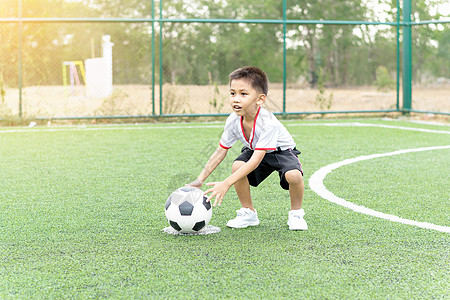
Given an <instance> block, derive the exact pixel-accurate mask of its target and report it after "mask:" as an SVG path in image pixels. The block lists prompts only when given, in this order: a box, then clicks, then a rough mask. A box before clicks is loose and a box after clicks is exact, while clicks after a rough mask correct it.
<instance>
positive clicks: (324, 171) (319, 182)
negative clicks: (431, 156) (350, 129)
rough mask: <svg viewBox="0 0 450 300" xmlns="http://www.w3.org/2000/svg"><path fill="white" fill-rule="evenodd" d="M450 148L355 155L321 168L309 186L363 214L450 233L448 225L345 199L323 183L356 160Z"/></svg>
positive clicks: (323, 195)
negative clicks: (423, 220)
mask: <svg viewBox="0 0 450 300" xmlns="http://www.w3.org/2000/svg"><path fill="white" fill-rule="evenodd" d="M449 148H450V145H448V146H435V147H425V148H416V149H405V150H398V151H394V152H389V153H383V154H372V155H365V156H359V157H355V158H350V159H346V160H343V161H341V162H337V163H333V164H330V165H328V166H325V167H322V168H320V169H319V170H318V171H316V172H315V173H314V174H313V175H312V176H311V178H310V179H309V186H310V187H311V189H312V190H313V191H314V192H316V193H317V194H318V195H319V196H320V197H322V198H324V199H326V200H328V201H330V202H333V203H336V204H338V205H341V206H344V207H347V208H349V209H351V210H353V211H355V212H359V213H363V214H366V215H370V216H374V217H377V218H382V219H386V220H389V221H392V222H398V223H402V224H408V225H414V226H418V227H421V228H426V229H433V230H437V231H442V232H446V233H450V227H447V226H441V225H435V224H431V223H427V222H418V221H413V220H408V219H403V218H400V217H397V216H395V215H390V214H385V213H382V212H379V211H376V210H373V209H370V208H367V207H364V206H361V205H357V204H354V203H352V202H349V201H347V200H345V199H342V198H339V197H337V196H336V195H334V194H333V193H332V192H330V191H329V190H327V188H326V187H325V185H324V184H323V180H324V179H325V176H327V175H328V174H329V173H330V172H331V171H333V170H334V169H337V168H339V167H342V166H345V165H349V164H352V163H355V162H359V161H363V160H368V159H373V158H379V157H384V156H392V155H398V154H405V153H411V152H420V151H431V150H441V149H449Z"/></svg>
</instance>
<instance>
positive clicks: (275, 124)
mask: <svg viewBox="0 0 450 300" xmlns="http://www.w3.org/2000/svg"><path fill="white" fill-rule="evenodd" d="M237 140H240V141H241V142H242V144H244V146H246V147H248V148H250V149H252V150H266V151H267V152H272V151H276V150H279V149H281V150H286V149H294V147H295V142H294V139H293V138H292V136H291V134H290V133H289V132H288V131H287V129H286V128H285V127H284V126H283V124H281V122H280V121H278V119H277V118H276V117H275V115H274V114H273V113H271V112H269V111H268V110H266V109H264V108H262V107H259V109H258V112H257V113H256V117H255V121H254V123H253V129H252V132H251V133H250V137H249V138H248V139H247V137H246V136H245V134H244V125H243V117H242V116H241V117H239V116H238V115H236V113H234V112H233V113H232V114H231V115H230V116H229V117H228V118H227V121H226V123H225V128H224V131H223V134H222V137H221V138H220V146H221V147H222V148H224V149H230V148H231V147H232V146H233V145H234V143H236V141H237Z"/></svg>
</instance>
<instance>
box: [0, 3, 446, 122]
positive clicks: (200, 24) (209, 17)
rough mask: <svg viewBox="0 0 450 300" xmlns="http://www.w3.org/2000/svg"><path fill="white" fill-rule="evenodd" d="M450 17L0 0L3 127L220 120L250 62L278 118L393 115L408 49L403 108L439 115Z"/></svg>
mask: <svg viewBox="0 0 450 300" xmlns="http://www.w3.org/2000/svg"><path fill="white" fill-rule="evenodd" d="M403 2H405V3H406V4H407V5H409V4H410V5H411V14H410V17H411V23H408V22H409V20H404V17H403V16H404V14H403V9H404V5H405V3H403ZM449 13H450V4H449V3H448V1H441V0H414V1H400V2H399V3H397V1H391V0H351V1H350V0H349V1H347V0H345V1H344V0H337V1H336V0H296V1H292V0H286V1H275V0H252V1H244V0H239V1H238V0H188V1H187V0H185V1H176V0H164V1H151V0H148V1H142V0H1V1H0V119H8V118H17V117H18V118H27V119H33V118H35V119H58V118H62V119H65V118H68V119H71V118H75V119H76V118H85V117H118V118H123V117H137V116H140V117H146V116H147V117H155V116H161V115H221V114H227V113H229V112H230V108H229V105H228V74H229V73H230V72H232V71H233V70H234V69H236V68H238V67H242V66H245V65H254V66H258V67H260V68H262V69H263V70H265V71H266V73H267V75H268V76H269V80H270V87H269V95H268V99H269V100H268V101H267V103H266V104H265V105H266V107H267V108H268V109H270V110H272V111H273V112H276V113H307V114H313V113H328V112H342V111H345V112H358V111H361V112H371V111H373V112H377V111H378V112H379V111H386V112H389V111H397V110H399V109H402V108H405V103H403V88H404V85H403V84H402V78H403V75H404V74H402V70H404V69H405V68H404V67H405V66H404V65H403V64H404V61H405V60H404V55H405V51H408V49H409V51H410V53H411V65H410V66H408V67H409V68H410V72H411V82H410V84H411V91H412V93H411V95H412V96H411V103H410V104H406V108H407V109H408V108H409V109H412V110H413V111H414V110H417V111H420V112H434V113H442V114H448V113H449V112H450V96H449V95H450V27H449V22H450V17H449ZM404 22H406V23H404ZM409 29H410V30H411V39H410V41H409V40H407V42H408V45H409V43H410V44H411V47H409V46H408V45H406V48H405V45H404V44H403V43H404V42H405V38H404V37H405V30H409ZM405 49H406V50H405ZM406 61H408V60H406ZM406 70H408V69H406ZM406 84H409V83H408V82H406Z"/></svg>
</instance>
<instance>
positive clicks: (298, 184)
mask: <svg viewBox="0 0 450 300" xmlns="http://www.w3.org/2000/svg"><path fill="white" fill-rule="evenodd" d="M284 176H285V178H286V181H287V182H288V183H289V196H290V197H291V210H296V209H300V208H302V202H303V193H304V190H305V186H304V183H303V176H302V173H300V171H299V170H290V171H287V172H286V174H285V175H284Z"/></svg>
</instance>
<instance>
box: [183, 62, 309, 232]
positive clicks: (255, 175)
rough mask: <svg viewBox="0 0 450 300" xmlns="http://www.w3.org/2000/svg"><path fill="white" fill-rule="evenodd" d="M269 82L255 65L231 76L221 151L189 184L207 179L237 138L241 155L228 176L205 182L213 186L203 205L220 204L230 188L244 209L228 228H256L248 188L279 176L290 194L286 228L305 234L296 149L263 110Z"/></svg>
mask: <svg viewBox="0 0 450 300" xmlns="http://www.w3.org/2000/svg"><path fill="white" fill-rule="evenodd" d="M267 92H268V79H267V76H266V74H265V73H264V71H262V70H261V69H258V68H256V67H243V68H239V69H237V70H235V71H233V72H232V73H231V74H230V105H231V108H232V109H233V113H231V114H230V116H229V117H228V119H227V121H226V124H225V128H224V132H223V134H222V137H221V139H220V144H219V147H218V148H217V149H216V151H215V152H214V153H213V154H212V155H211V157H210V158H209V160H208V162H207V163H206V166H205V167H204V169H203V170H202V172H201V173H200V175H199V176H198V177H197V179H196V180H195V181H193V182H191V183H189V184H188V185H191V186H196V187H198V188H200V187H201V186H202V185H203V182H204V181H205V180H206V178H207V177H208V176H209V175H210V174H211V173H212V172H213V171H214V170H215V169H216V167H217V166H218V165H219V164H220V163H221V162H222V161H223V159H224V158H225V156H226V155H227V152H228V149H230V148H231V147H232V146H233V144H234V143H235V142H236V141H237V140H240V141H241V142H242V143H243V144H244V148H242V153H241V154H240V155H239V156H238V157H237V158H236V160H235V161H234V163H233V166H232V174H231V175H230V176H229V177H228V178H226V179H225V180H224V181H222V182H212V183H207V185H208V186H212V188H210V189H208V190H207V191H205V194H209V193H211V195H210V196H209V197H208V200H207V201H211V200H212V199H213V198H214V197H215V201H214V206H216V204H218V205H219V206H220V205H221V203H222V200H223V197H224V195H225V193H226V192H227V191H228V189H229V188H230V187H231V186H232V185H234V187H235V189H236V193H237V196H238V197H239V200H240V202H241V205H242V208H241V209H239V210H237V211H236V212H237V217H236V218H234V219H232V220H229V221H228V223H227V226H228V227H231V228H245V227H248V226H256V225H259V219H258V215H257V212H256V210H255V208H254V207H253V203H252V199H251V195H250V185H252V186H255V187H256V186H258V185H259V184H260V183H261V182H262V181H263V180H264V179H266V178H267V177H268V176H269V175H270V174H271V173H272V172H273V171H278V173H279V175H280V185H281V187H282V188H283V189H285V190H289V195H290V198H291V211H290V212H289V218H288V225H289V229H290V230H306V229H308V225H307V224H306V221H305V220H304V219H303V216H304V214H305V212H304V210H303V209H301V206H302V201H303V191H304V183H303V171H302V168H301V164H300V161H299V160H298V157H297V155H298V154H300V151H298V150H296V149H295V142H294V140H293V138H292V136H291V135H290V134H289V132H288V131H287V130H286V128H285V127H284V126H283V125H282V124H281V123H280V121H278V120H277V118H276V117H275V116H274V115H273V114H272V113H271V112H269V111H267V110H265V109H264V108H262V107H261V105H263V104H264V102H265V101H266V98H267Z"/></svg>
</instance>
